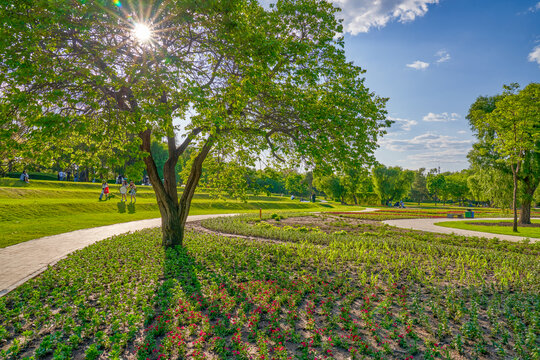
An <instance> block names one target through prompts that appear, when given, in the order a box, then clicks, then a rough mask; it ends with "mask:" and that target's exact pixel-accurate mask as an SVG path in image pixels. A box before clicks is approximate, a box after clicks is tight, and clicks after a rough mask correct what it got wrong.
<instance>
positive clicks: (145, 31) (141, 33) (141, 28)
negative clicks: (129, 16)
mask: <svg viewBox="0 0 540 360" xmlns="http://www.w3.org/2000/svg"><path fill="white" fill-rule="evenodd" d="M133 34H134V35H135V37H136V38H137V40H139V41H140V42H146V41H148V40H150V38H151V37H152V30H150V28H149V27H148V25H146V24H143V23H136V24H135V26H134V27H133Z"/></svg>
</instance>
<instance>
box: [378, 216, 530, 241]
mask: <svg viewBox="0 0 540 360" xmlns="http://www.w3.org/2000/svg"><path fill="white" fill-rule="evenodd" d="M470 220H471V219H440V218H439V219H395V220H384V221H383V223H384V224H387V225H391V226H396V227H399V228H402V229H413V230H421V231H427V232H433V233H442V234H456V235H462V236H478V237H485V238H488V239H499V240H508V241H521V240H523V239H524V238H525V237H523V236H514V235H503V234H491V233H485V232H481V231H472V230H464V229H454V228H447V227H444V226H437V225H435V223H440V222H446V221H470ZM474 220H508V218H475V219H474ZM529 239H530V241H531V242H537V241H540V239H537V238H529Z"/></svg>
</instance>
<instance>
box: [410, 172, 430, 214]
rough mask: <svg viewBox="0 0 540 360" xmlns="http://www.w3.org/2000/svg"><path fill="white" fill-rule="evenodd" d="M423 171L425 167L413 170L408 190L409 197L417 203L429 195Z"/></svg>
mask: <svg viewBox="0 0 540 360" xmlns="http://www.w3.org/2000/svg"><path fill="white" fill-rule="evenodd" d="M425 171H426V168H420V169H418V170H416V171H415V172H414V180H413V183H412V185H411V191H410V192H409V198H411V200H413V201H416V202H417V203H418V205H420V203H421V202H422V201H424V200H426V199H427V198H428V197H429V192H428V189H427V182H426V176H425V175H424V173H425Z"/></svg>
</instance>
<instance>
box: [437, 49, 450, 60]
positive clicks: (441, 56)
mask: <svg viewBox="0 0 540 360" xmlns="http://www.w3.org/2000/svg"><path fill="white" fill-rule="evenodd" d="M435 56H437V57H438V59H437V60H436V61H437V63H443V62H446V61H448V60H450V54H449V53H448V51H446V50H444V49H441V50H439V51H437V52H436V53H435Z"/></svg>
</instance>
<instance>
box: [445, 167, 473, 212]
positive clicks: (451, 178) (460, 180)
mask: <svg viewBox="0 0 540 360" xmlns="http://www.w3.org/2000/svg"><path fill="white" fill-rule="evenodd" d="M467 177H468V176H467V171H461V172H454V173H448V174H445V183H446V184H445V188H444V191H443V193H445V196H446V198H447V199H451V200H453V201H455V202H459V205H460V206H462V205H463V200H464V199H465V198H466V197H467V195H469V186H468V184H467Z"/></svg>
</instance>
